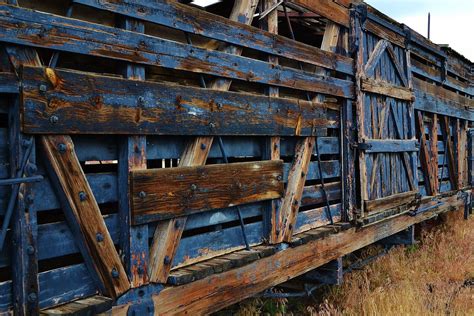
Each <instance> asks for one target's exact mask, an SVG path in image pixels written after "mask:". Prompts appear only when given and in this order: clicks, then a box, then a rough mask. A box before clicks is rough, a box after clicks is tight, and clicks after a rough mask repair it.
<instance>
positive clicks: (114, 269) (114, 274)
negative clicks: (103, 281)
mask: <svg viewBox="0 0 474 316" xmlns="http://www.w3.org/2000/svg"><path fill="white" fill-rule="evenodd" d="M110 274H111V275H112V278H114V279H118V277H119V273H118V271H117V269H116V268H112V271H111V272H110Z"/></svg>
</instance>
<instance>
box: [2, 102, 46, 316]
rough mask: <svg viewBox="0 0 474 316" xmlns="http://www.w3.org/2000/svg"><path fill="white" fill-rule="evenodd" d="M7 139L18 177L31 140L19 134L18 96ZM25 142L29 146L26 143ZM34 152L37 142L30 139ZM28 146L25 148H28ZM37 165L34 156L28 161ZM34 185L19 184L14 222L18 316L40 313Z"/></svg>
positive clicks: (12, 111) (14, 285)
mask: <svg viewBox="0 0 474 316" xmlns="http://www.w3.org/2000/svg"><path fill="white" fill-rule="evenodd" d="M8 123H9V126H8V134H9V135H8V138H9V143H10V172H11V176H12V178H15V177H16V175H17V172H18V170H19V169H20V168H21V166H20V164H21V160H22V157H23V155H25V151H26V146H29V145H30V144H28V142H29V140H28V139H29V137H25V136H24V135H23V134H22V133H21V132H20V99H19V97H18V96H17V97H15V98H14V101H13V104H12V106H11V107H10V109H9V112H8ZM25 142H26V143H25ZM31 142H32V144H31V146H33V149H32V150H33V151H34V150H35V144H34V139H32V140H31ZM25 145H26V146H25ZM28 163H31V164H33V163H34V153H33V154H32V155H31V156H30V159H29V162H28ZM32 201H33V190H31V185H28V184H26V183H23V184H21V185H20V190H19V193H18V197H17V198H16V204H15V207H14V209H13V216H12V219H11V229H12V247H11V250H12V256H11V258H12V260H11V266H12V280H13V308H14V311H15V315H37V314H38V313H39V310H38V300H39V292H38V290H39V289H38V252H37V222H36V211H35V210H34V209H33V208H31V204H32Z"/></svg>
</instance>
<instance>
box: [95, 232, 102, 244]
mask: <svg viewBox="0 0 474 316" xmlns="http://www.w3.org/2000/svg"><path fill="white" fill-rule="evenodd" d="M95 240H97V242H102V241H104V235H102V234H101V233H97V234H95Z"/></svg>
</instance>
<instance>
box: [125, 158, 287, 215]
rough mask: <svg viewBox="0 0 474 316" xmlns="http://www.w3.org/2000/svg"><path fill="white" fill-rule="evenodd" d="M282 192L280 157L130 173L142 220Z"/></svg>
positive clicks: (135, 212)
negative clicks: (277, 158)
mask: <svg viewBox="0 0 474 316" xmlns="http://www.w3.org/2000/svg"><path fill="white" fill-rule="evenodd" d="M282 195H283V162H282V161H281V160H268V161H258V162H242V163H231V164H216V165H206V166H193V167H177V168H163V169H148V170H134V171H132V172H131V196H132V214H133V217H134V220H135V219H136V218H137V217H140V219H139V222H140V223H144V222H146V220H145V218H147V219H148V221H156V220H163V219H168V218H173V217H178V216H184V215H190V214H193V213H197V212H203V211H208V210H211V209H216V208H226V207H231V206H235V205H240V204H245V203H252V202H258V201H263V200H269V199H276V198H279V197H281V196H282Z"/></svg>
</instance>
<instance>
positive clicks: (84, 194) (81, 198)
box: [79, 191, 87, 201]
mask: <svg viewBox="0 0 474 316" xmlns="http://www.w3.org/2000/svg"><path fill="white" fill-rule="evenodd" d="M86 199H87V194H86V192H84V191H81V192H79V200H81V201H85V200H86Z"/></svg>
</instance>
